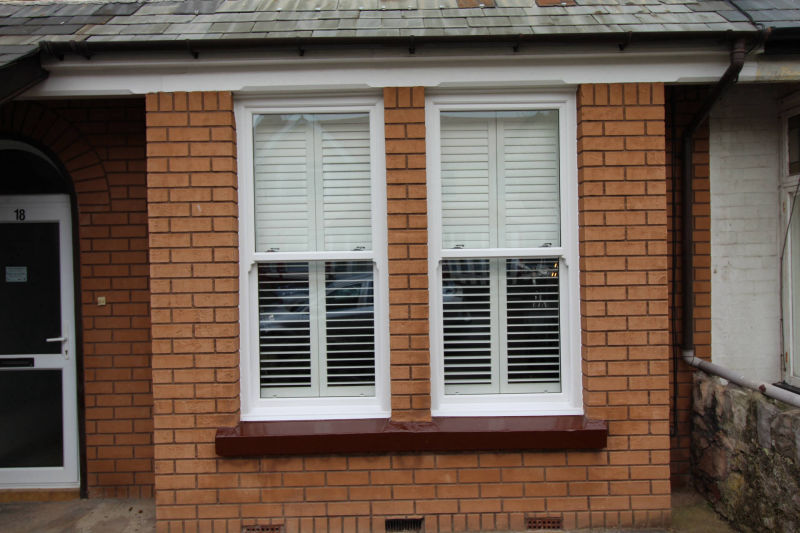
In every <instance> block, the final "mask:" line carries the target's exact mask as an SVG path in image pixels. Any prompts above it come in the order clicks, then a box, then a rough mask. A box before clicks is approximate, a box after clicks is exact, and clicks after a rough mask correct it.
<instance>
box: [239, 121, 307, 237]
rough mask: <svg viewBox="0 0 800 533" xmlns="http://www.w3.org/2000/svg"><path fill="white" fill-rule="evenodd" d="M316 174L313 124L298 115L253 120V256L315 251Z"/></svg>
mask: <svg viewBox="0 0 800 533" xmlns="http://www.w3.org/2000/svg"><path fill="white" fill-rule="evenodd" d="M314 172H315V160H314V131H313V128H312V127H311V124H309V123H308V122H307V121H305V120H303V118H302V117H301V116H298V115H291V116H285V115H261V116H258V117H256V119H255V121H254V127H253V175H254V178H255V183H254V192H255V198H254V209H255V236H256V252H267V251H281V252H298V251H307V250H313V249H315V243H314V233H313V230H314V227H315V226H316V221H315V219H314V216H315V209H314V188H313V187H314V181H313V176H314ZM309 177H311V178H312V179H309Z"/></svg>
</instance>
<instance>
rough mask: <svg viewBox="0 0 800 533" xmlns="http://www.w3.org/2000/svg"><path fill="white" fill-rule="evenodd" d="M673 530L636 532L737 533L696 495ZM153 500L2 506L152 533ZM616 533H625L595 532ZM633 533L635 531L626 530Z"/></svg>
mask: <svg viewBox="0 0 800 533" xmlns="http://www.w3.org/2000/svg"><path fill="white" fill-rule="evenodd" d="M672 520H673V524H672V528H670V529H649V530H636V531H637V532H644V531H646V532H648V533H733V532H734V530H733V529H731V528H730V526H728V524H726V523H725V522H724V521H722V520H720V519H719V517H717V515H716V514H715V513H714V511H712V510H711V507H709V505H708V504H707V503H706V502H705V500H703V499H702V498H701V497H700V496H698V495H697V494H696V493H694V492H679V493H676V494H673V505H672ZM154 523H155V509H154V506H153V500H111V499H106V500H72V501H65V502H51V503H2V504H0V531H2V532H3V533H31V532H35V533H66V532H76V533H150V532H152V531H153V530H154V529H155V528H154ZM593 531H594V532H595V533H601V532H604V533H614V532H618V531H621V530H617V529H609V530H593ZM622 531H625V532H626V533H633V531H632V530H622Z"/></svg>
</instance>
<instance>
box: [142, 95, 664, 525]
mask: <svg viewBox="0 0 800 533" xmlns="http://www.w3.org/2000/svg"><path fill="white" fill-rule="evenodd" d="M384 98H385V104H386V115H385V116H386V128H385V131H386V136H387V139H386V146H387V167H388V168H387V181H388V196H389V200H388V205H389V210H388V216H389V235H388V239H389V244H390V252H389V253H390V263H391V265H390V303H391V313H392V324H391V335H392V353H391V358H392V371H391V374H392V375H391V377H392V393H393V401H392V405H393V417H394V418H395V419H401V420H425V419H427V418H428V417H429V416H430V411H429V401H430V400H429V394H430V393H429V390H430V383H429V377H428V376H429V356H428V339H427V334H426V331H427V318H428V316H427V278H426V275H425V272H426V268H427V263H426V261H427V246H426V242H427V235H426V232H425V229H426V227H427V220H426V213H425V210H426V206H425V198H426V191H425V172H424V168H425V158H424V143H423V142H422V141H423V139H424V129H423V116H424V113H423V109H422V103H423V102H422V98H423V90H422V89H420V88H391V89H386V90H385V91H384ZM578 116H579V125H578V128H579V139H578V148H579V152H580V155H579V159H580V161H579V164H580V206H581V245H580V246H581V253H582V264H581V267H582V270H583V273H582V276H581V301H582V316H583V327H584V334H583V350H584V362H583V371H584V376H585V379H584V387H585V390H584V396H585V403H586V410H587V414H588V415H589V416H591V417H594V418H603V419H606V420H608V421H609V427H610V436H609V446H608V448H607V449H603V450H598V451H589V452H567V451H560V452H542V453H540V452H509V453H420V454H414V453H403V454H382V455H366V456H363V455H351V456H346V455H337V456H324V455H323V456H284V457H254V458H241V459H223V458H218V457H216V456H215V455H214V448H213V439H214V433H215V430H216V428H217V427H219V426H231V425H234V424H236V422H237V421H238V420H237V419H238V394H239V385H238V357H239V355H238V327H237V319H238V314H237V303H238V292H237V291H238V282H237V260H236V246H237V233H236V227H235V216H236V212H237V211H236V178H235V157H236V153H235V144H234V139H233V131H234V125H233V115H232V113H231V95H230V94H229V93H203V94H200V93H190V94H185V93H175V94H154V95H149V96H148V98H147V126H148V128H147V138H148V143H149V149H148V156H149V158H148V188H149V190H148V203H149V211H148V215H149V222H150V247H151V263H152V267H151V276H152V280H151V283H152V307H153V347H154V354H155V355H154V359H153V367H154V374H153V380H154V396H155V399H156V403H155V426H156V430H155V439H156V452H155V457H156V490H157V496H156V499H157V505H158V511H157V517H158V530H159V531H164V532H166V531H170V532H173V531H196V530H209V531H225V532H237V533H238V531H240V530H241V527H242V525H250V524H269V523H282V524H284V525H285V526H286V530H287V531H289V532H293V531H301V530H302V531H310V530H312V529H313V530H318V531H381V530H382V529H383V522H384V520H385V518H387V517H398V516H420V517H424V519H425V530H426V531H429V532H433V531H454V530H455V531H464V530H466V529H471V530H475V529H486V530H492V529H507V528H511V529H524V523H523V521H524V517H525V515H526V514H532V515H535V516H560V517H563V519H564V526H565V527H566V528H576V527H590V526H593V527H599V526H606V527H613V526H617V525H623V526H626V525H627V526H630V525H634V524H636V525H656V524H663V523H664V522H665V521H666V520H668V518H669V512H670V511H669V508H670V496H669V439H668V419H667V414H668V376H667V369H668V362H667V350H668V339H667V333H668V324H667V278H666V269H667V264H666V259H667V250H666V235H667V233H666V231H667V230H666V180H665V169H664V145H663V138H664V137H663V136H664V104H663V87H662V86H661V85H659V84H653V85H650V84H642V85H625V86H623V85H617V86H607V85H598V86H584V87H581V89H580V92H579V97H578Z"/></svg>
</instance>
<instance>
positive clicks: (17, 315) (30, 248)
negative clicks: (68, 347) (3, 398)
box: [0, 222, 61, 355]
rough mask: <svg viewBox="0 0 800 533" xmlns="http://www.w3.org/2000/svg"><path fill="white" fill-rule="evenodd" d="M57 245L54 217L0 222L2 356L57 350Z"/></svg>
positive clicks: (58, 293)
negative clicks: (44, 219)
mask: <svg viewBox="0 0 800 533" xmlns="http://www.w3.org/2000/svg"><path fill="white" fill-rule="evenodd" d="M58 245H59V242H58V223H57V222H29V223H24V224H13V223H4V224H0V302H3V305H2V306H0V355H15V354H58V353H61V343H59V342H46V340H45V339H47V338H51V337H60V336H61V298H60V295H61V285H60V273H59V248H58Z"/></svg>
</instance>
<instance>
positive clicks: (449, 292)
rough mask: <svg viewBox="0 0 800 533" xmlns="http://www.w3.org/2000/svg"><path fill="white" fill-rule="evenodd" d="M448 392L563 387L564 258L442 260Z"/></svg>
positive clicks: (445, 367)
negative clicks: (561, 268)
mask: <svg viewBox="0 0 800 533" xmlns="http://www.w3.org/2000/svg"><path fill="white" fill-rule="evenodd" d="M442 310H443V325H444V331H443V333H444V376H445V378H444V379H445V393H446V394H481V393H498V392H519V393H526V392H560V391H561V385H560V380H561V362H560V360H561V353H560V352H561V347H560V346H561V345H560V294H559V261H558V258H533V259H531V258H526V259H516V258H513V259H458V260H444V261H442Z"/></svg>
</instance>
